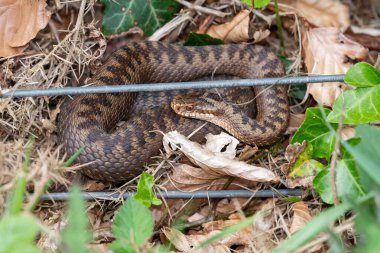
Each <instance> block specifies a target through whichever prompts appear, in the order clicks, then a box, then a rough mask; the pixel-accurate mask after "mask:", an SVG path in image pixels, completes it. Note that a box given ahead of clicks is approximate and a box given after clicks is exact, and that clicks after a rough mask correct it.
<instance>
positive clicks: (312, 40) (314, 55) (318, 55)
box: [302, 28, 368, 106]
mask: <svg viewBox="0 0 380 253" xmlns="http://www.w3.org/2000/svg"><path fill="white" fill-rule="evenodd" d="M302 44H303V47H304V52H305V64H306V67H307V70H308V73H309V74H321V75H332V74H345V73H346V71H347V70H348V69H349V68H350V67H351V65H352V63H351V62H352V61H351V60H360V59H364V58H365V57H366V55H367V53H368V49H366V48H364V47H363V46H362V45H360V44H359V43H357V42H355V41H353V40H350V39H348V38H347V37H346V36H344V35H343V34H342V32H341V31H340V30H339V29H337V28H314V29H310V30H309V31H306V32H305V36H304V39H303V41H302ZM347 89H349V87H348V86H347V85H345V84H343V83H318V84H309V86H308V92H309V93H310V94H311V95H312V96H313V97H314V99H315V100H317V101H318V102H320V103H322V104H323V105H326V106H332V105H333V103H334V101H335V99H336V98H337V97H338V96H339V95H340V94H341V93H342V92H343V91H345V90H347Z"/></svg>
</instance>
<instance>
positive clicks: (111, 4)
mask: <svg viewBox="0 0 380 253" xmlns="http://www.w3.org/2000/svg"><path fill="white" fill-rule="evenodd" d="M102 2H103V4H104V6H105V8H104V16H103V22H102V32H103V33H104V34H105V35H110V34H115V33H122V32H126V31H128V30H129V29H130V28H131V27H133V26H134V25H136V24H137V25H138V26H140V27H141V29H142V30H143V31H144V33H145V35H146V36H150V35H152V34H153V33H154V32H155V31H156V30H157V29H158V28H160V27H161V26H162V25H164V24H165V23H166V22H168V21H169V20H171V19H172V18H173V16H174V14H175V13H177V12H178V11H179V10H180V8H181V6H180V4H179V3H177V2H176V1H175V0H165V1H162V0H118V1H115V0H102Z"/></svg>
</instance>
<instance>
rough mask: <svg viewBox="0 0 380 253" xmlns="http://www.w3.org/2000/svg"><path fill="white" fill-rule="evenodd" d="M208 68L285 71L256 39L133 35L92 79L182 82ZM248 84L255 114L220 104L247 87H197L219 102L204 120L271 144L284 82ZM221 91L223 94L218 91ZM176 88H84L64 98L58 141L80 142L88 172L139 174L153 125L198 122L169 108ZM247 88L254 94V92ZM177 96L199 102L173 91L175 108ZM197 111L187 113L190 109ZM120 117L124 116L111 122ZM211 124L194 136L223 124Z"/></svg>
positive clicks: (281, 117) (249, 74)
mask: <svg viewBox="0 0 380 253" xmlns="http://www.w3.org/2000/svg"><path fill="white" fill-rule="evenodd" d="M211 74H215V75H219V74H224V75H233V76H237V77H239V78H261V77H273V76H281V75H283V74H284V72H283V67H282V65H281V63H280V61H279V59H278V58H277V57H276V55H275V54H274V53H272V52H270V51H268V50H267V49H265V48H264V47H262V46H258V45H235V44H230V45H218V46H204V47H182V46H177V45H169V44H163V43H160V42H143V43H131V44H130V45H128V46H126V47H124V48H121V49H119V50H117V51H116V52H115V53H114V54H113V55H111V56H110V57H109V59H108V60H107V61H106V63H105V64H104V65H103V66H102V67H101V68H100V69H99V70H98V72H97V74H96V75H95V76H94V77H93V78H92V83H93V84H94V85H96V86H101V85H117V84H123V83H126V84H128V83H154V82H181V81H189V80H193V79H196V78H199V77H204V76H209V75H211ZM152 85H154V84H152ZM248 89H249V90H250V91H251V90H253V91H254V94H255V95H256V97H255V102H256V107H257V116H256V118H252V117H251V116H249V115H246V114H244V113H241V112H240V111H238V110H239V109H240V108H239V107H238V105H236V104H235V103H224V104H223V105H221V104H220V102H221V101H223V102H225V101H224V100H228V99H231V98H232V99H231V100H230V101H233V102H235V101H234V100H233V99H237V100H239V99H240V101H241V98H242V97H244V96H246V94H248V92H247V89H245V90H244V89H219V90H218V92H217V93H215V92H214V93H213V92H212V91H207V92H206V93H205V91H201V92H200V93H201V94H202V95H203V96H202V97H203V100H204V101H205V102H206V103H207V104H208V106H209V107H210V106H212V104H214V102H213V101H215V104H217V103H219V105H218V106H217V108H218V109H217V110H216V111H213V113H216V117H213V119H212V120H210V121H211V122H212V123H213V124H218V125H219V126H220V127H222V128H224V129H225V130H227V131H230V132H231V133H232V134H233V135H234V136H235V137H237V138H238V139H240V140H241V141H243V142H245V143H247V144H257V145H268V144H271V143H273V142H275V141H276V140H277V139H278V138H279V137H280V136H281V135H282V134H283V132H284V131H285V129H286V127H287V121H288V114H289V106H288V100H287V87H285V86H271V87H269V88H268V87H255V88H253V89H250V88H248ZM222 91H224V94H222V95H220V94H219V93H220V92H222ZM186 92H187V93H189V91H186ZM190 93H191V92H190ZM178 94H183V92H155V93H154V92H152V93H141V94H137V93H118V94H117V93H114V94H96V95H95V94H90V95H80V96H76V97H75V98H74V99H68V100H67V101H66V102H65V103H64V105H63V106H62V108H61V112H60V115H59V118H58V137H59V141H60V143H62V144H63V147H64V148H65V150H66V152H67V153H68V154H69V155H72V154H74V153H75V152H76V151H77V150H78V149H80V148H81V147H85V148H84V151H83V152H82V153H81V154H80V155H79V157H78V158H77V160H78V161H79V162H80V163H81V164H84V163H90V164H89V165H87V166H85V167H84V168H83V170H82V171H83V172H84V173H85V174H86V175H88V176H90V177H92V178H95V179H99V180H105V181H123V180H126V179H129V178H131V177H134V176H136V175H138V174H140V173H141V172H142V170H143V169H144V166H145V165H146V164H147V163H148V162H149V160H150V159H151V157H152V156H155V155H157V154H159V149H160V148H161V145H162V135H161V134H160V133H157V132H152V130H161V131H163V132H167V131H171V130H178V131H179V132H181V133H183V134H185V135H187V134H189V133H191V132H192V131H194V130H195V129H197V128H198V127H199V126H201V125H202V124H203V123H204V122H203V121H201V120H196V119H189V118H185V117H180V116H178V115H176V114H175V113H174V112H173V110H172V109H171V108H170V103H171V101H172V98H173V96H175V95H178ZM216 94H217V95H216ZM249 96H250V99H252V98H253V95H252V94H251V95H249ZM221 98H222V99H221ZM181 102H185V108H186V109H188V110H192V109H197V107H198V106H193V105H191V106H189V105H188V102H189V100H188V97H186V96H185V97H181V96H180V97H177V98H176V99H175V100H174V101H173V104H172V107H173V108H174V109H176V110H179V111H180V110H181V108H183V105H182V107H181V106H179V105H180V104H181ZM177 104H178V106H177ZM211 111H212V110H211ZM211 111H209V109H205V110H204V111H202V112H200V113H199V114H202V115H203V116H205V115H206V114H207V113H209V112H211ZM196 114H197V113H195V114H192V113H190V114H187V115H186V116H188V117H196V116H197V115H196ZM122 120H125V123H124V124H123V125H122V126H121V127H118V128H116V129H115V127H116V125H117V124H118V122H120V121H122ZM206 120H207V117H206ZM213 124H207V125H206V127H204V128H202V130H201V132H199V133H198V134H197V135H196V136H195V140H197V139H199V140H200V139H202V138H203V137H202V136H204V134H205V133H207V132H213V133H218V132H220V131H221V128H220V127H217V126H215V125H213ZM197 136H198V137H197Z"/></svg>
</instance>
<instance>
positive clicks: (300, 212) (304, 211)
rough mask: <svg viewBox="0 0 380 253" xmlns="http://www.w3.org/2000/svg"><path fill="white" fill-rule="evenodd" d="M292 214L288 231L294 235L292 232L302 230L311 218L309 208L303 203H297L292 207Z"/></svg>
mask: <svg viewBox="0 0 380 253" xmlns="http://www.w3.org/2000/svg"><path fill="white" fill-rule="evenodd" d="M293 212H294V215H293V221H292V224H291V225H290V229H289V230H290V233H291V234H294V232H296V231H298V230H300V229H301V228H303V227H304V226H305V225H306V223H308V222H309V220H311V218H312V217H311V214H310V210H309V207H308V206H307V205H306V203H305V202H303V201H300V202H297V203H295V204H294V205H293Z"/></svg>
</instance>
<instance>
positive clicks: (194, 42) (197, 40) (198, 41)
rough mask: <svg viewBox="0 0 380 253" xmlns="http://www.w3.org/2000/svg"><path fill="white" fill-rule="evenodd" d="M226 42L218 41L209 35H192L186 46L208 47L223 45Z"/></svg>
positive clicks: (188, 38)
mask: <svg viewBox="0 0 380 253" xmlns="http://www.w3.org/2000/svg"><path fill="white" fill-rule="evenodd" d="M222 44H224V41H223V40H221V39H216V38H213V37H211V36H210V35H208V34H200V33H190V34H189V36H188V37H187V40H186V41H185V43H184V44H183V45H184V46H207V45H222Z"/></svg>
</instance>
